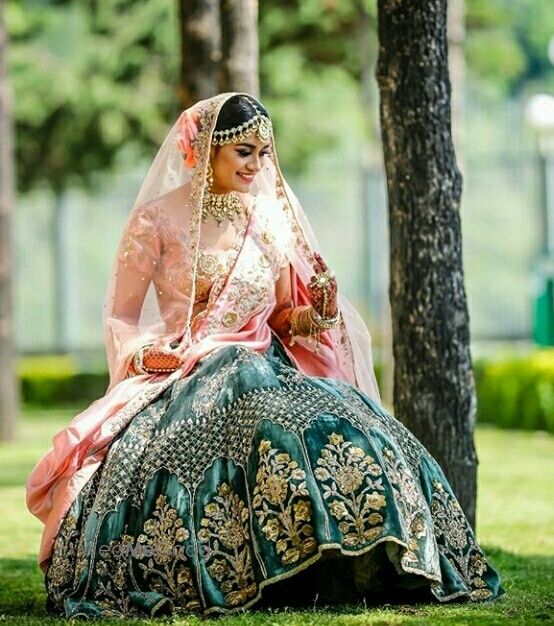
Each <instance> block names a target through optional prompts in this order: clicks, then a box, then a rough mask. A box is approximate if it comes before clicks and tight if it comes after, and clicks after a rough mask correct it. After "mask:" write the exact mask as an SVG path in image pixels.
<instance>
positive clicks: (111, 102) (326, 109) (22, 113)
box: [6, 0, 554, 191]
mask: <svg viewBox="0 0 554 626" xmlns="http://www.w3.org/2000/svg"><path fill="white" fill-rule="evenodd" d="M178 5H179V3H178V2H167V1H166V0H140V1H139V0H102V2H98V1H97V0H49V1H41V2H38V1H37V0H7V3H6V22H7V28H8V32H9V35H10V38H11V42H10V43H11V48H10V51H9V75H10V79H11V81H12V85H13V91H14V96H15V106H14V116H15V124H16V133H15V134H16V137H17V141H16V160H17V166H18V167H17V177H18V189H19V190H20V191H26V190H28V189H31V188H32V187H34V186H35V185H37V184H40V183H41V182H47V183H48V184H49V185H50V186H51V187H53V188H54V190H56V191H59V190H61V189H63V188H64V187H65V186H66V185H67V184H68V183H70V182H71V181H73V182H76V183H79V184H83V185H85V186H90V185H92V181H93V175H94V172H96V171H101V170H104V169H108V168H110V167H111V166H113V165H114V163H115V162H116V161H117V159H118V158H120V156H121V154H122V150H124V151H125V152H129V151H136V155H137V156H140V155H148V156H151V154H152V152H153V150H155V149H156V147H158V146H159V143H160V141H161V139H162V138H163V136H164V135H165V132H166V130H167V125H168V123H169V122H170V121H171V120H172V119H174V118H175V117H176V116H177V115H178V113H179V105H178V98H177V97H176V94H177V92H178V89H179V86H178V84H179V71H180V59H179V47H180V43H179V39H180V33H179V15H178V9H179V6H178ZM532 5H533V6H532V8H533V10H530V7H529V4H528V3H526V2H523V1H520V2H516V1H514V0H467V1H466V29H467V30H466V40H465V46H464V47H465V51H466V55H467V65H468V76H467V80H468V81H469V82H470V84H473V85H476V86H477V87H478V88H479V89H481V90H484V91H486V92H488V93H489V94H490V95H492V96H493V97H498V98H503V97H507V96H512V95H516V94H518V93H521V92H522V91H524V90H526V89H527V88H530V87H531V86H532V87H533V89H537V88H538V87H540V88H543V89H554V76H553V75H552V72H551V71H550V70H551V66H550V65H549V61H548V58H547V54H546V49H547V46H548V42H549V39H550V37H551V36H552V34H553V33H554V12H553V11H552V10H551V2H550V1H549V0H534V1H533V3H532ZM376 11H377V9H376V5H375V2H374V1H373V0H264V2H263V3H260V6H259V43H260V84H261V93H262V96H263V98H264V102H265V103H266V104H267V106H268V107H269V109H270V111H271V113H272V116H273V118H274V124H275V127H276V133H277V137H278V139H277V140H278V141H279V136H283V137H286V138H287V139H286V142H280V155H281V161H282V163H283V165H284V167H285V168H286V169H289V170H293V171H300V170H301V169H302V168H303V167H304V165H305V164H306V163H307V161H308V160H309V157H310V156H311V155H313V154H314V153H317V152H318V151H320V150H322V149H328V148H331V147H336V148H337V149H339V148H340V149H343V150H348V144H349V138H351V137H352V136H353V135H354V136H359V134H360V132H362V133H363V134H364V135H365V136H366V137H367V139H369V140H370V141H371V140H372V139H373V140H375V138H376V135H377V134H378V131H377V122H376V120H377V106H378V105H377V97H376V93H375V90H376V86H375V85H374V82H375V81H374V65H375V60H376V57H377V43H376ZM360 101H361V103H362V104H363V106H359V107H358V111H359V113H354V114H353V104H355V103H356V102H360ZM308 110H309V111H310V115H308V116H307V115H306V111H308ZM372 110H373V111H374V112H375V113H374V115H372V114H371V113H370V114H367V113H366V117H365V119H364V117H363V111H366V112H367V111H369V112H371V111H372ZM329 119H340V120H341V123H340V124H337V125H333V124H329V123H328V120H329Z"/></svg>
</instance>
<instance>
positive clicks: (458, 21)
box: [447, 0, 466, 172]
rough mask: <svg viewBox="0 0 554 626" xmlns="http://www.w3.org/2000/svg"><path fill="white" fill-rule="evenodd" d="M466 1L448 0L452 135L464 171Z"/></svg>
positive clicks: (460, 165) (459, 163)
mask: <svg viewBox="0 0 554 626" xmlns="http://www.w3.org/2000/svg"><path fill="white" fill-rule="evenodd" d="M465 5H466V3H465V0H449V2H448V14H447V25H448V69H449V71H450V82H451V84H452V135H453V137H454V147H455V148H456V154H457V156H458V166H459V167H460V169H461V171H462V172H464V168H463V161H464V157H465V128H464V119H465V78H466V59H465V52H464V47H465V38H466V6H465Z"/></svg>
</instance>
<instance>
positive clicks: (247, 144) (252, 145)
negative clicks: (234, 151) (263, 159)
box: [237, 143, 270, 150]
mask: <svg viewBox="0 0 554 626" xmlns="http://www.w3.org/2000/svg"><path fill="white" fill-rule="evenodd" d="M237 146H246V147H247V148H252V150H255V149H256V146H255V145H254V144H253V143H238V144H237ZM269 146H270V144H266V145H265V146H264V147H263V148H262V150H265V148H269Z"/></svg>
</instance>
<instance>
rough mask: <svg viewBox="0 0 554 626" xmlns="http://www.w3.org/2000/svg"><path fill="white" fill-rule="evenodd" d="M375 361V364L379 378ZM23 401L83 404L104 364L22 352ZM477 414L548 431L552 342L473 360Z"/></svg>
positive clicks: (101, 387)
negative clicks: (94, 366) (95, 366)
mask: <svg viewBox="0 0 554 626" xmlns="http://www.w3.org/2000/svg"><path fill="white" fill-rule="evenodd" d="M381 370H382V367H381V364H379V363H376V364H375V373H376V376H377V380H378V382H379V384H380V381H381V374H382V371H381ZM18 372H19V377H20V381H21V393H22V400H23V402H24V403H25V404H27V405H29V406H36V407H42V408H44V407H48V406H64V405H65V406H75V405H83V406H86V405H87V404H90V403H91V402H93V401H94V400H97V399H98V398H100V397H102V396H103V395H104V393H105V392H106V389H107V386H108V374H107V372H106V371H105V370H102V369H99V370H97V371H86V370H85V369H84V368H81V367H79V365H78V363H77V360H76V359H75V357H73V356H71V355H49V356H37V357H24V358H22V359H21V360H20V363H19V367H18ZM474 372H475V383H476V387H477V420H478V421H479V422H488V423H493V424H495V425H497V426H500V427H503V428H521V429H525V430H545V431H548V432H551V433H554V348H552V349H549V348H541V349H537V350H535V351H533V352H531V353H529V354H528V355H524V356H515V355H514V356H509V357H502V358H500V359H491V358H478V359H475V360H474Z"/></svg>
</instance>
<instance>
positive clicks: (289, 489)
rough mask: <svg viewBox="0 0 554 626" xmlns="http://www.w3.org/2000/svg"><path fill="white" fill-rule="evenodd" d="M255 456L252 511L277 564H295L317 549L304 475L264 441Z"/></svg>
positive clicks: (295, 465) (286, 456) (287, 457)
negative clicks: (278, 559)
mask: <svg viewBox="0 0 554 626" xmlns="http://www.w3.org/2000/svg"><path fill="white" fill-rule="evenodd" d="M258 452H259V454H260V460H259V462H258V472H257V474H256V487H255V488H254V499H253V501H252V508H253V510H254V513H255V514H256V516H257V518H258V523H259V524H260V527H261V529H262V532H263V533H264V535H265V537H266V539H267V540H268V541H272V542H274V543H275V550H276V552H277V554H279V555H280V556H281V563H282V564H283V565H289V564H291V563H296V562H297V561H298V560H300V559H301V558H302V557H304V556H307V555H309V554H311V553H313V552H315V550H316V548H317V543H316V541H315V539H314V537H313V533H314V528H313V525H312V523H311V521H312V505H311V502H310V500H309V498H308V497H307V496H308V489H307V487H306V472H305V471H304V470H303V469H301V468H300V467H299V466H298V463H297V462H296V461H294V460H292V459H291V457H290V456H289V455H288V454H287V453H286V452H279V450H278V449H277V448H273V447H272V444H271V441H268V440H267V439H263V440H262V441H261V442H260V445H259V448H258ZM302 496H304V497H302Z"/></svg>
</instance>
